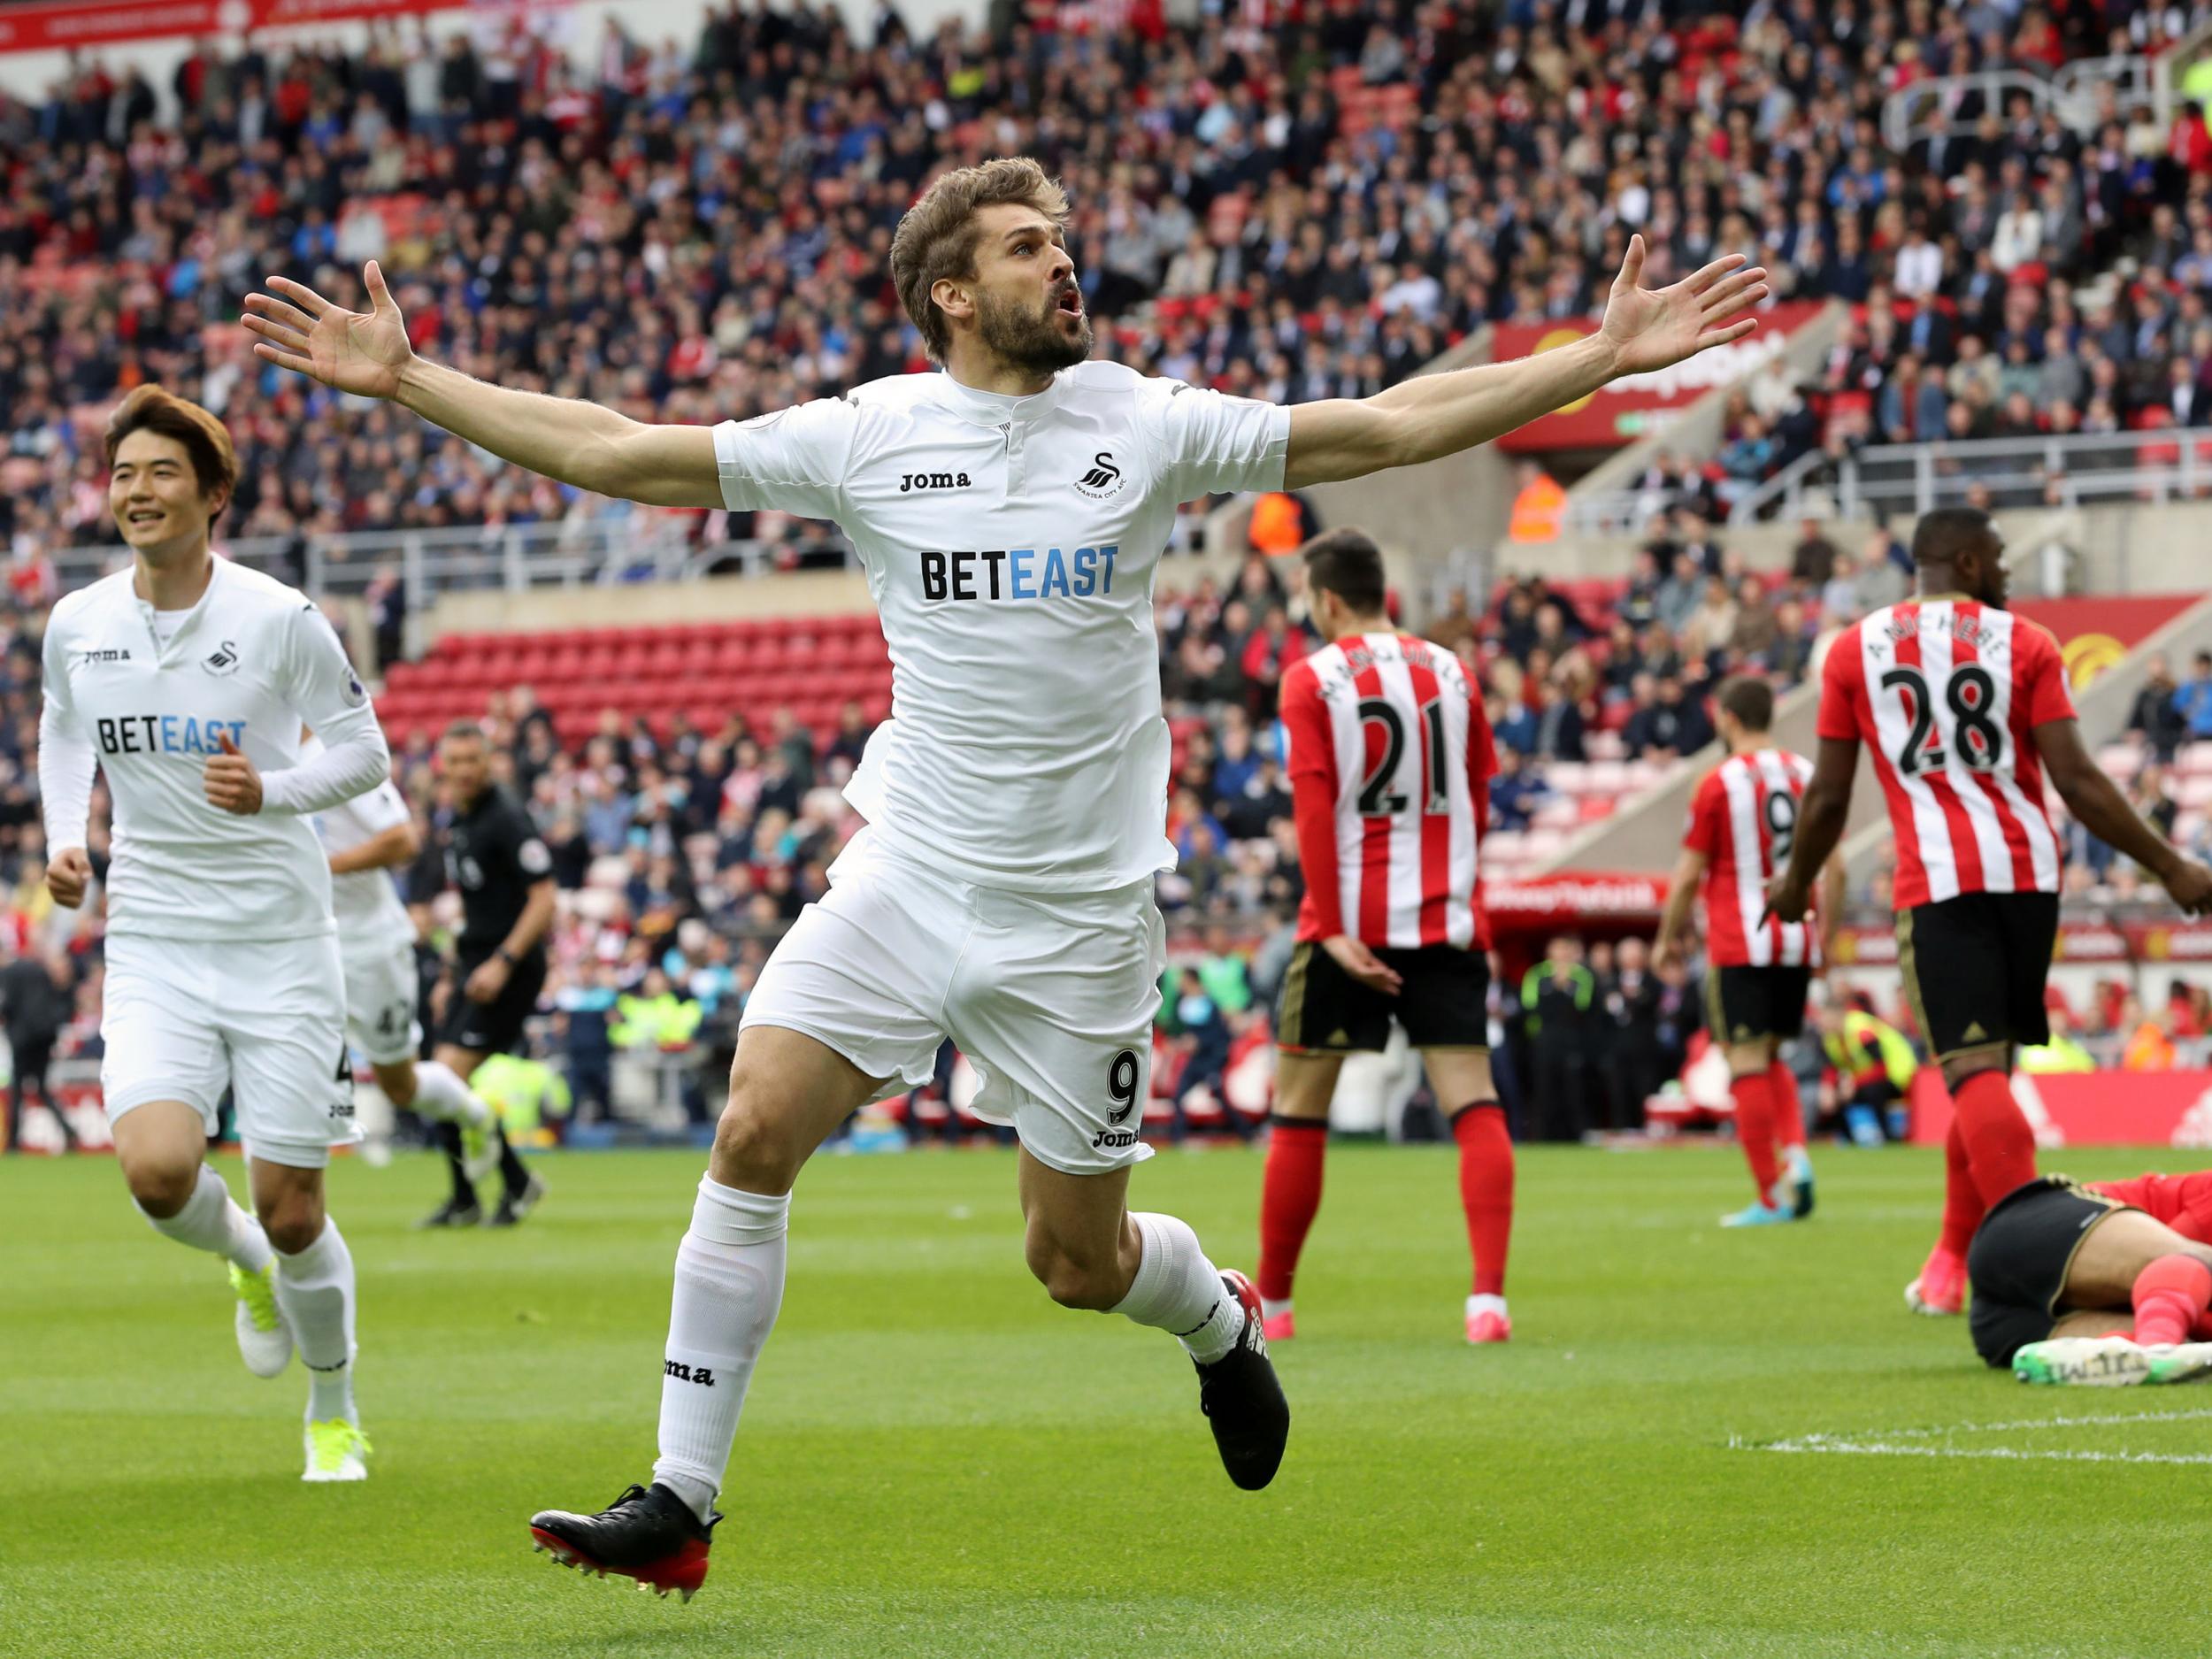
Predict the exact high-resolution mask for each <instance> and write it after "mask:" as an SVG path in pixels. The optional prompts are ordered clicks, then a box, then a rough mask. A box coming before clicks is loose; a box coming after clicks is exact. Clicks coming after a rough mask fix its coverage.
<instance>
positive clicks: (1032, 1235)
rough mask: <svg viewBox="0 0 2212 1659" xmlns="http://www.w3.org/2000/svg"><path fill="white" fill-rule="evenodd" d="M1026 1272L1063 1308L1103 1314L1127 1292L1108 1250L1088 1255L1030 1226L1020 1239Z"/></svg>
mask: <svg viewBox="0 0 2212 1659" xmlns="http://www.w3.org/2000/svg"><path fill="white" fill-rule="evenodd" d="M1024 1254H1025V1256H1027V1257H1028V1260H1029V1271H1031V1272H1032V1273H1033V1274H1035V1275H1036V1279H1037V1282H1038V1283H1039V1284H1041V1285H1042V1286H1044V1287H1045V1294H1046V1295H1048V1296H1049V1297H1051V1298H1052V1299H1053V1301H1055V1302H1058V1303H1059V1304H1060V1305H1061V1306H1062V1307H1063V1308H1082V1309H1087V1310H1089V1311H1091V1312H1093V1313H1103V1312H1105V1311H1107V1310H1109V1309H1110V1308H1112V1307H1113V1306H1114V1305H1115V1304H1116V1303H1118V1302H1120V1301H1121V1299H1122V1298H1123V1297H1124V1296H1125V1295H1126V1294H1128V1291H1129V1286H1128V1284H1127V1283H1126V1275H1125V1274H1124V1273H1123V1272H1122V1271H1121V1265H1120V1261H1119V1258H1118V1256H1117V1254H1116V1253H1115V1252H1113V1251H1111V1250H1108V1251H1104V1252H1102V1253H1099V1254H1097V1255H1096V1256H1094V1255H1092V1254H1091V1253H1089V1252H1086V1251H1080V1250H1072V1249H1070V1248H1068V1246H1067V1245H1066V1243H1065V1242H1064V1240H1060V1239H1057V1238H1056V1237H1054V1236H1053V1235H1052V1234H1051V1233H1048V1232H1046V1231H1045V1230H1044V1229H1042V1228H1039V1227H1033V1228H1031V1229H1030V1231H1029V1235H1028V1237H1027V1239H1026V1240H1025V1242H1024Z"/></svg>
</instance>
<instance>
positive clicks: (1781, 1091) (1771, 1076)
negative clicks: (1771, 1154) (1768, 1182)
mask: <svg viewBox="0 0 2212 1659" xmlns="http://www.w3.org/2000/svg"><path fill="white" fill-rule="evenodd" d="M1767 1087H1769V1088H1770V1089H1772V1090H1773V1091H1774V1141H1775V1144H1776V1145H1778V1146H1781V1147H1801V1146H1803V1145H1804V1144H1805V1106H1804V1102H1802V1101H1801V1100H1800V1099H1799V1098H1798V1094H1797V1074H1796V1073H1795V1072H1794V1071H1791V1070H1790V1069H1789V1067H1787V1066H1786V1065H1784V1064H1782V1063H1781V1062H1780V1061H1779V1060H1777V1061H1774V1062H1773V1063H1772V1064H1770V1065H1769V1066H1768V1067H1767Z"/></svg>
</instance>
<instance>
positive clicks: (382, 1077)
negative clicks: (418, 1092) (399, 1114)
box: [370, 1064, 415, 1111]
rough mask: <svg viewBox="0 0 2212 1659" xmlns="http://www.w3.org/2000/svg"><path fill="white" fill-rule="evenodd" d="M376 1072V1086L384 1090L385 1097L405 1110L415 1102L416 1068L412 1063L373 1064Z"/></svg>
mask: <svg viewBox="0 0 2212 1659" xmlns="http://www.w3.org/2000/svg"><path fill="white" fill-rule="evenodd" d="M370 1070H371V1071H373V1072H375V1074H376V1086H377V1087H379V1088H380V1089H382V1090H383V1091H384V1098H385V1099H386V1100H388V1101H389V1102H392V1104H393V1105H394V1106H395V1107H396V1108H397V1109H398V1110H402V1111H404V1110H406V1109H407V1108H408V1107H410V1106H411V1105H413V1104H414V1103H415V1068H414V1066H413V1065H412V1064H400V1065H378V1066H372V1067H370Z"/></svg>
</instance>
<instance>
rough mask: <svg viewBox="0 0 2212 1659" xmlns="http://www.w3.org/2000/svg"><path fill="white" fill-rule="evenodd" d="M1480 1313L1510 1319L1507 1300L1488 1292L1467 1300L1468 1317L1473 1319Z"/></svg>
mask: <svg viewBox="0 0 2212 1659" xmlns="http://www.w3.org/2000/svg"><path fill="white" fill-rule="evenodd" d="M1479 1313H1494V1314H1496V1315H1497V1316H1498V1317H1500V1318H1506V1317H1510V1316H1509V1315H1508V1314H1507V1312H1506V1309H1505V1298H1504V1297H1503V1296H1498V1295H1493V1294H1491V1293H1489V1292H1487V1291H1485V1292H1483V1293H1482V1294H1479V1295H1475V1296H1470V1297H1468V1298H1467V1317H1469V1318H1470V1319H1471V1318H1473V1317H1475V1316H1476V1315H1477V1314H1479Z"/></svg>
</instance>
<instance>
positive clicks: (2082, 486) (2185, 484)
mask: <svg viewBox="0 0 2212 1659" xmlns="http://www.w3.org/2000/svg"><path fill="white" fill-rule="evenodd" d="M1977 488H1981V489H1985V490H1987V491H1988V493H1989V495H1990V497H1991V499H1992V502H1993V504H1994V505H1995V506H1998V507H2001V508H2003V507H2078V506H2080V505H2082V504H2083V503H2086V502H2093V501H2112V500H2124V501H2134V502H2146V503H2151V504H2154V505H2157V504H2162V503H2166V502H2170V501H2175V500H2188V499H2191V498H2193V497H2197V496H2200V495H2207V494H2208V493H2212V431H2207V430H2202V429H2196V428H2190V429H2174V430H2167V431H2160V432H2115V433H2099V434H2075V435H2073V436H2071V437H2064V438H1981V439H1973V440H1969V441H1966V442H1941V443H1904V444H1885V445H1879V446H1876V447H1873V448H1870V449H1861V450H1859V451H1857V452H1856V453H1855V454H1853V455H1848V456H1845V457H1842V458H1840V459H1837V458H1835V457H1831V456H1828V455H1826V454H1824V453H1822V452H1821V451H1819V450H1815V451H1814V452H1813V453H1811V454H1809V455H1806V456H1801V457H1799V458H1798V459H1797V460H1796V461H1794V462H1793V463H1792V464H1791V465H1788V466H1786V467H1785V468H1784V469H1783V470H1782V471H1781V472H1778V473H1776V474H1775V475H1774V476H1773V477H1772V478H1770V479H1768V480H1766V481H1765V482H1764V483H1763V484H1761V485H1760V486H1759V487H1758V488H1756V489H1754V490H1752V491H1750V492H1748V493H1747V494H1746V495H1740V496H1739V497H1738V498H1737V500H1736V502H1735V503H1734V504H1733V506H1732V507H1731V509H1730V510H1729V515H1728V522H1729V523H1731V524H1732V525H1740V524H1751V523H1755V522H1756V521H1757V520H1759V519H1761V518H1797V517H1800V516H1801V514H1802V512H1803V510H1804V504H1805V497H1806V496H1807V495H1809V494H1810V493H1812V492H1813V491H1815V490H1818V491H1819V492H1820V493H1821V494H1822V495H1824V496H1826V497H1828V498H1829V500H1830V503H1832V508H1828V507H1824V510H1823V516H1824V515H1825V513H1826V512H1827V511H1831V510H1832V511H1833V513H1834V516H1836V517H1838V518H1870V517H1872V516H1874V515H1875V514H1877V513H1879V514H1884V515H1886V514H1888V513H1892V512H1901V513H1910V514H1918V513H1924V512H1927V511H1930V510H1932V509H1933V508H1937V507H1953V506H1960V505H1963V504H1965V503H1966V502H1967V500H1968V498H1969V495H1970V492H1972V491H1975V490H1976V489H1977Z"/></svg>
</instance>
